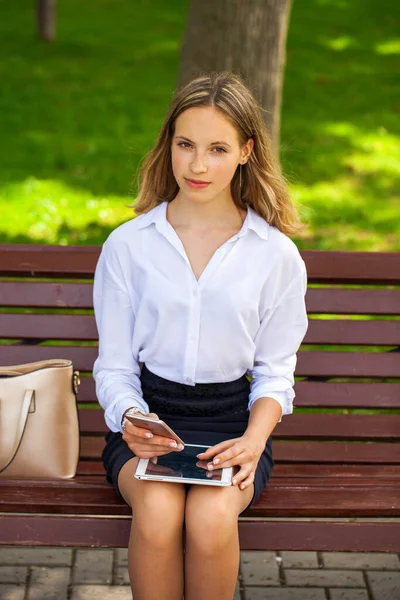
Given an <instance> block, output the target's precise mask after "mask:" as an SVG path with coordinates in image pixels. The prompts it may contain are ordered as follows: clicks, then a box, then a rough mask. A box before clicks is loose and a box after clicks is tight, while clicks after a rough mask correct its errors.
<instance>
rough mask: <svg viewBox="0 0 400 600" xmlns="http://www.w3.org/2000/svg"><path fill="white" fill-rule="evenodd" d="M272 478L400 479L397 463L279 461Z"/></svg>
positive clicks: (89, 469)
mask: <svg viewBox="0 0 400 600" xmlns="http://www.w3.org/2000/svg"><path fill="white" fill-rule="evenodd" d="M77 475H102V476H104V477H105V471H104V466H103V463H102V462H101V461H100V459H99V460H97V461H96V460H81V461H80V462H79V464H78V469H77ZM271 477H272V478H274V479H276V478H280V479H282V480H283V479H288V480H289V481H293V480H294V478H296V479H300V478H302V477H306V478H311V477H313V478H315V479H319V478H327V477H330V478H332V479H334V480H335V482H338V481H339V479H340V481H342V482H344V484H346V483H348V482H349V480H357V481H358V480H360V481H361V480H364V482H365V483H368V482H370V481H371V479H385V480H388V481H391V482H393V480H400V464H399V465H335V464H318V465H315V464H313V465H310V464H302V463H293V464H287V463H279V462H277V463H276V464H275V467H274V469H273V471H272V475H271Z"/></svg>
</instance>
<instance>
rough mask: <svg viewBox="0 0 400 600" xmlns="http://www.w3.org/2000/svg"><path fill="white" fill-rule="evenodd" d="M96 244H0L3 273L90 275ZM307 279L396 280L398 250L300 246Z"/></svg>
mask: <svg viewBox="0 0 400 600" xmlns="http://www.w3.org/2000/svg"><path fill="white" fill-rule="evenodd" d="M100 250H101V249H100V247H98V246H64V247H62V246H54V245H30V244H18V245H13V244H2V245H0V264H1V265H2V268H1V271H2V275H3V276H8V277H18V276H27V277H43V276H47V277H50V278H55V277H61V276H62V277H71V278H76V277H81V278H84V277H88V278H90V277H92V276H93V272H94V269H95V266H96V263H97V260H98V257H99V254H100ZM300 254H301V256H302V257H303V259H304V260H305V262H306V265H307V271H308V277H309V281H310V283H311V282H320V283H324V282H326V281H328V282H330V283H331V282H336V281H338V282H345V283H353V282H354V283H364V284H369V283H374V284H386V285H392V284H396V283H399V282H400V255H399V253H398V252H354V251H332V250H329V251H325V250H303V251H301V252H300Z"/></svg>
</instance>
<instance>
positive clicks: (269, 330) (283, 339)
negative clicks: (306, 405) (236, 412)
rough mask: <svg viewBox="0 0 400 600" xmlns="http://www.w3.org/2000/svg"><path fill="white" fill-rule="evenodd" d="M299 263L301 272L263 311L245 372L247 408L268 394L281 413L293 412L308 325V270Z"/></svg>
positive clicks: (302, 262)
mask: <svg viewBox="0 0 400 600" xmlns="http://www.w3.org/2000/svg"><path fill="white" fill-rule="evenodd" d="M301 265H302V268H301V272H300V273H298V274H297V275H296V277H295V278H294V279H293V280H292V282H291V283H290V285H289V286H288V288H287V289H286V290H285V291H284V293H283V294H282V295H281V297H280V299H279V301H278V303H277V305H276V306H275V307H274V308H272V309H271V310H269V311H266V314H265V315H264V317H263V319H262V321H261V323H260V327H259V330H258V331H257V334H256V337H255V345H256V349H255V357H254V366H253V368H252V369H251V370H249V371H248V373H249V374H250V375H251V376H252V377H253V380H252V381H251V387H250V395H249V404H248V408H249V410H250V409H251V406H252V405H253V404H254V402H255V401H256V400H257V399H258V398H264V397H268V398H273V399H274V400H276V401H277V402H279V404H280V405H281V407H282V416H283V415H287V414H290V413H292V412H293V399H294V397H295V392H294V390H293V386H294V371H295V367H296V363H297V351H298V349H299V347H300V345H301V342H302V341H303V338H304V336H305V334H306V331H307V327H308V319H307V311H306V305H305V294H306V291H307V272H306V267H305V264H304V261H301ZM279 421H281V418H280V419H279Z"/></svg>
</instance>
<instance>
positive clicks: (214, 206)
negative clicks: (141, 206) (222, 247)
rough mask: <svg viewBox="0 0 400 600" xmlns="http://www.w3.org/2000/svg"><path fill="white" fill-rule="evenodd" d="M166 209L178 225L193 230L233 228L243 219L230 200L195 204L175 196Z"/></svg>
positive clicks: (243, 216)
mask: <svg viewBox="0 0 400 600" xmlns="http://www.w3.org/2000/svg"><path fill="white" fill-rule="evenodd" d="M167 208H168V213H169V215H170V216H172V217H173V218H174V220H175V222H176V223H177V224H178V225H180V226H182V227H188V228H193V229H204V228H211V227H223V226H235V225H237V224H238V223H240V222H242V223H243V221H244V218H245V215H242V213H241V212H240V211H239V209H238V207H237V206H236V204H235V203H234V201H233V200H232V199H229V200H227V201H215V200H211V201H210V202H204V203H197V202H192V201H190V200H183V199H182V198H179V197H178V196H176V197H175V198H174V199H173V200H171V201H170V202H169V205H168V207H167ZM239 219H240V220H239Z"/></svg>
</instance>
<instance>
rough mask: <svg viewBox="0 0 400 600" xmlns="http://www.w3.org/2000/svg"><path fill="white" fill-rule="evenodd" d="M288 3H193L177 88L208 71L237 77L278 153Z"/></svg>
mask: <svg viewBox="0 0 400 600" xmlns="http://www.w3.org/2000/svg"><path fill="white" fill-rule="evenodd" d="M290 11H291V0H218V2H215V0H191V2H190V6H189V13H188V20H187V25H186V31H185V35H184V39H183V44H182V48H181V62H180V73H179V81H178V85H179V87H180V86H181V85H184V84H186V83H188V82H189V81H190V80H191V79H192V78H194V77H196V76H198V75H200V74H202V73H203V74H204V73H208V72H210V71H222V70H224V69H230V70H232V71H233V72H235V73H238V74H239V75H241V77H242V78H243V80H244V81H245V83H246V85H248V86H249V88H250V89H251V90H252V92H253V93H254V95H255V97H256V98H257V100H258V102H259V103H260V105H261V106H262V108H263V109H264V110H265V111H266V112H265V113H264V120H265V123H266V125H267V127H268V130H269V132H270V135H271V142H272V146H273V149H274V151H275V153H276V154H277V153H278V152H279V150H278V148H279V137H280V113H281V102H282V84H283V73H284V64H285V59H286V36H287V30H288V24H289V17H290Z"/></svg>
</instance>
